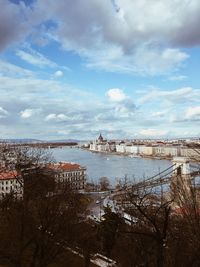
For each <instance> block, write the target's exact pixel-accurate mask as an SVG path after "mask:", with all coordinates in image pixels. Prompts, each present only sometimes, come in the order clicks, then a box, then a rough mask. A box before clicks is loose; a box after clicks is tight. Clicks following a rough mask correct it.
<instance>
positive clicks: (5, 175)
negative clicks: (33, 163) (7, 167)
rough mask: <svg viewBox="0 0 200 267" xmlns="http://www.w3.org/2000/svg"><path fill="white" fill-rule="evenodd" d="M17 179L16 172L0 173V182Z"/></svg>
mask: <svg viewBox="0 0 200 267" xmlns="http://www.w3.org/2000/svg"><path fill="white" fill-rule="evenodd" d="M16 177H19V174H18V173H17V172H16V171H5V172H1V173H0V180H13V179H16Z"/></svg>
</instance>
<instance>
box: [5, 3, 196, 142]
mask: <svg viewBox="0 0 200 267" xmlns="http://www.w3.org/2000/svg"><path fill="white" fill-rule="evenodd" d="M199 14H200V1H199V0H156V1H155V0H84V1H83V0H73V1H71V0H65V1H63V0H56V1H55V0H35V1H31V0H24V1H18V0H12V1H11V0H10V1H9V0H0V138H6V139H7V138H34V139H42V140H55V139H56V140H64V139H80V140H88V139H94V138H96V137H97V136H98V135H99V133H100V132H101V133H102V135H103V136H105V138H107V139H125V138H128V139H135V138H142V139H143V138H187V137H199V135H200V80H199V74H200V30H199V25H200V16H199Z"/></svg>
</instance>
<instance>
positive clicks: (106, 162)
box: [51, 147, 172, 185]
mask: <svg viewBox="0 0 200 267" xmlns="http://www.w3.org/2000/svg"><path fill="white" fill-rule="evenodd" d="M51 151H52V155H53V157H54V159H55V160H56V161H67V162H75V163H78V164H80V165H82V166H85V167H86V168H87V179H88V180H89V181H91V180H92V181H93V182H98V180H99V178H100V177H103V176H106V177H108V178H109V181H110V183H111V184H113V185H115V184H116V182H117V180H119V179H123V178H124V177H125V176H127V177H128V179H129V180H130V181H139V180H143V179H144V178H145V179H146V178H148V177H151V176H153V175H154V174H157V173H159V172H161V171H162V170H164V169H166V168H168V167H169V166H171V165H172V163H171V161H169V160H157V159H145V158H130V157H128V156H119V155H114V154H113V155H111V154H103V153H94V152H90V151H88V150H82V149H80V148H74V147H73V148H69V147H62V148H56V149H52V150H51Z"/></svg>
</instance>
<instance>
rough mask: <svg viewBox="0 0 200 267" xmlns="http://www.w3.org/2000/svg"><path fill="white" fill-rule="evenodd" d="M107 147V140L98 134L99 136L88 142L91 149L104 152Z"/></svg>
mask: <svg viewBox="0 0 200 267" xmlns="http://www.w3.org/2000/svg"><path fill="white" fill-rule="evenodd" d="M107 149H108V145H107V140H105V139H104V138H103V136H102V135H101V134H100V135H99V137H98V138H97V139H96V140H95V141H93V142H92V143H91V144H90V150H91V151H98V152H105V151H107Z"/></svg>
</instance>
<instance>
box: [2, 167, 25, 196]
mask: <svg viewBox="0 0 200 267" xmlns="http://www.w3.org/2000/svg"><path fill="white" fill-rule="evenodd" d="M10 193H13V195H14V196H15V197H16V198H22V197H23V179H22V178H21V176H20V175H19V174H18V173H17V172H16V171H4V172H1V173H0V198H2V197H3V196H5V195H6V194H10Z"/></svg>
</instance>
